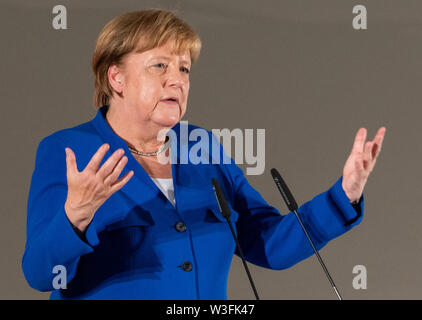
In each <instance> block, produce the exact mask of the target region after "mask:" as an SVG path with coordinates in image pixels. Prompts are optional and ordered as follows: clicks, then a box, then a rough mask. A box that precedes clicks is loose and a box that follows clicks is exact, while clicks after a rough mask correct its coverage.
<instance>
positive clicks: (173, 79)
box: [165, 66, 189, 88]
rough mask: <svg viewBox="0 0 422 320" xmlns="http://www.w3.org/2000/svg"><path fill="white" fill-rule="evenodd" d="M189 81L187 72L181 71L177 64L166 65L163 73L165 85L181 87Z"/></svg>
mask: <svg viewBox="0 0 422 320" xmlns="http://www.w3.org/2000/svg"><path fill="white" fill-rule="evenodd" d="M188 81H189V77H188V75H187V74H185V73H184V72H182V71H181V70H180V68H179V67H178V66H168V67H167V72H166V75H165V85H166V86H169V87H174V88H183V86H184V85H185V84H186V83H187V82H188Z"/></svg>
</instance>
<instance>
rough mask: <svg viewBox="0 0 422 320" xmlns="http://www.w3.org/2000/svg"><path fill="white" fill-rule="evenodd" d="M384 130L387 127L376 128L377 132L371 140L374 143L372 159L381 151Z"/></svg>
mask: <svg viewBox="0 0 422 320" xmlns="http://www.w3.org/2000/svg"><path fill="white" fill-rule="evenodd" d="M386 130H387V129H386V128H385V127H381V128H380V129H379V130H378V132H377V134H376V136H375V138H374V140H373V142H374V144H375V145H374V148H373V149H372V157H373V158H374V159H376V158H378V155H379V154H380V152H381V148H382V142H383V141H384V136H385V132H386Z"/></svg>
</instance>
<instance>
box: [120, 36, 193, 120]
mask: <svg viewBox="0 0 422 320" xmlns="http://www.w3.org/2000/svg"><path fill="white" fill-rule="evenodd" d="M190 68H191V59H190V53H189V51H186V52H183V53H181V55H177V54H172V53H171V43H167V44H165V45H163V46H161V47H158V48H154V49H151V50H148V51H145V52H142V53H136V52H135V53H130V54H129V55H128V56H126V58H125V59H124V61H123V70H122V79H123V84H122V94H123V99H124V104H125V105H127V106H129V107H130V110H131V112H135V114H136V117H140V118H141V119H143V120H144V121H152V122H154V124H156V125H158V126H160V127H173V126H174V125H175V124H177V123H178V122H179V121H180V119H182V117H183V115H184V114H185V112H186V105H187V100H188V94H189V72H190ZM169 98H174V99H175V101H172V100H169Z"/></svg>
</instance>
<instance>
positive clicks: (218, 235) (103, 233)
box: [22, 10, 385, 299]
mask: <svg viewBox="0 0 422 320" xmlns="http://www.w3.org/2000/svg"><path fill="white" fill-rule="evenodd" d="M200 48H201V42H200V39H199V36H198V35H197V34H196V33H195V32H194V31H193V30H192V29H191V28H190V27H189V26H188V25H187V24H186V23H184V22H182V21H181V20H179V19H178V18H177V17H176V16H175V15H174V14H173V13H171V12H167V11H161V10H146V11H139V12H132V13H128V14H125V15H122V16H120V17H117V18H115V19H113V20H112V21H111V22H109V23H108V24H107V25H106V26H105V27H104V29H103V30H102V32H101V34H100V35H99V37H98V40H97V45H96V48H95V52H94V56H93V61H92V62H93V63H92V66H93V71H94V74H95V90H96V92H95V105H96V106H97V107H98V108H99V110H98V112H97V115H96V116H95V118H94V119H93V120H91V121H89V122H87V123H84V124H81V125H79V126H76V127H74V128H70V129H65V130H61V131H58V132H56V133H54V134H52V135H50V136H48V137H46V138H44V139H43V140H42V141H41V142H40V144H39V146H38V150H37V156H36V163H35V170H34V172H33V176H32V181H31V187H30V193H29V200H28V222H27V243H26V248H25V253H24V256H23V260H22V268H23V271H24V274H25V277H26V279H27V281H28V283H29V284H30V286H31V287H33V288H35V289H37V290H40V291H52V294H51V297H50V298H51V299H227V295H226V287H227V277H228V273H229V268H230V263H231V260H232V257H233V254H234V253H235V254H238V251H237V249H236V246H235V242H234V240H233V238H232V235H231V232H230V229H229V227H228V225H227V222H226V221H225V218H224V217H223V216H222V214H221V212H220V210H219V206H218V203H217V201H216V199H215V196H214V193H213V189H212V186H211V179H212V178H216V179H217V180H218V181H219V182H220V184H221V186H222V188H223V191H224V193H225V195H226V197H227V200H228V202H229V206H230V208H231V210H232V217H231V220H232V222H233V224H234V225H235V227H236V232H237V235H238V237H239V242H240V245H241V248H242V250H243V252H244V254H245V257H246V259H247V260H248V261H249V262H251V263H254V264H256V265H259V266H262V267H265V268H270V269H283V268H288V267H290V266H292V265H294V264H296V263H297V262H299V261H301V260H303V259H305V258H307V257H309V256H310V255H311V254H312V249H311V247H310V245H309V244H308V242H307V239H306V237H305V236H304V234H303V232H302V230H301V228H300V225H299V224H298V223H297V220H296V218H295V216H294V215H293V213H290V214H287V215H284V216H282V215H280V213H279V212H278V211H277V209H275V208H274V207H271V206H269V205H268V204H267V202H265V200H264V199H263V198H262V197H261V196H260V194H259V193H258V192H257V191H256V190H254V189H253V188H252V187H251V186H250V185H249V183H248V182H247V180H246V178H245V176H244V175H243V172H242V171H241V169H239V168H238V167H237V165H236V164H235V163H233V162H231V163H229V164H224V163H223V161H220V162H219V163H217V164H211V163H210V164H193V163H188V164H181V163H180V161H172V163H165V162H163V161H160V159H159V157H160V156H161V155H166V156H170V155H171V157H172V158H173V156H175V157H174V159H176V160H179V159H180V156H181V155H180V154H179V152H178V148H177V144H174V140H180V139H179V138H180V135H181V134H180V132H181V130H180V123H179V121H180V120H181V119H182V117H183V115H184V114H185V112H186V105H187V99H188V93H189V71H190V68H191V66H192V64H193V63H194V62H195V61H196V60H197V58H198V56H199V52H200ZM197 128H198V127H195V126H192V125H189V127H188V131H189V132H191V131H192V130H194V129H197ZM170 130H172V132H174V133H175V135H173V139H171V140H170V141H168V142H165V141H164V139H157V137H160V135H161V137H163V136H162V133H163V132H164V133H169V132H170ZM384 133H385V128H381V129H380V130H379V132H378V134H377V135H376V137H375V138H374V140H373V141H368V142H366V143H365V140H366V130H365V129H363V128H362V129H360V130H359V131H358V133H357V135H356V138H355V144H354V146H353V150H352V153H351V155H350V156H349V158H348V160H347V162H346V164H345V167H344V171H343V176H342V177H340V179H339V180H338V181H337V182H336V183H335V184H334V186H333V187H331V188H330V189H329V190H328V191H326V192H324V193H322V194H320V195H317V196H316V197H315V198H313V199H312V200H311V201H309V202H307V203H305V204H304V205H303V206H301V207H300V209H299V212H300V214H301V216H302V218H303V220H304V223H305V224H306V225H307V227H308V229H309V230H310V233H311V236H312V237H313V239H314V241H315V243H316V245H317V247H318V248H321V247H323V246H324V245H325V244H326V243H327V242H328V241H329V240H331V239H333V238H335V237H337V236H339V235H341V234H343V233H344V232H346V231H348V230H349V229H351V228H352V227H353V226H355V225H357V224H359V223H360V221H361V219H362V215H363V195H362V192H363V188H364V185H365V183H366V180H367V178H368V175H369V173H370V172H371V171H372V169H373V167H374V165H375V161H376V159H377V157H378V155H379V152H380V149H381V145H382V141H383V137H384ZM207 134H208V135H209V137H210V141H212V142H211V143H210V149H212V147H213V146H214V147H215V146H216V145H217V146H218V148H220V150H219V151H223V150H222V149H221V146H220V145H219V144H215V138H214V137H213V136H212V134H211V133H210V132H207ZM167 136H171V135H169V134H168V135H167ZM179 143H180V149H182V146H184V147H187V149H188V150H189V148H191V147H192V146H191V145H190V143H189V141H186V140H185V141H183V139H182V140H181V141H179ZM106 154H108V156H106ZM221 155H222V156H224V152H221ZM352 202H354V204H352ZM57 268H59V269H57ZM60 268H61V269H60ZM57 270H63V271H62V272H64V275H65V277H64V278H63V277H62V278H61V279H62V281H61V283H60V281H59V282H58V281H57V277H58V276H59V274H58V272H57ZM60 276H63V274H60Z"/></svg>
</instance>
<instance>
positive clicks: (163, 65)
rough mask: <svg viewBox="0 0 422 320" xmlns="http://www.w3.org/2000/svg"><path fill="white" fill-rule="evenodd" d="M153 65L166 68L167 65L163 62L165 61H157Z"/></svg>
mask: <svg viewBox="0 0 422 320" xmlns="http://www.w3.org/2000/svg"><path fill="white" fill-rule="evenodd" d="M155 67H158V68H166V67H167V65H166V64H165V63H161V62H160V63H157V64H156V65H155Z"/></svg>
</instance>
